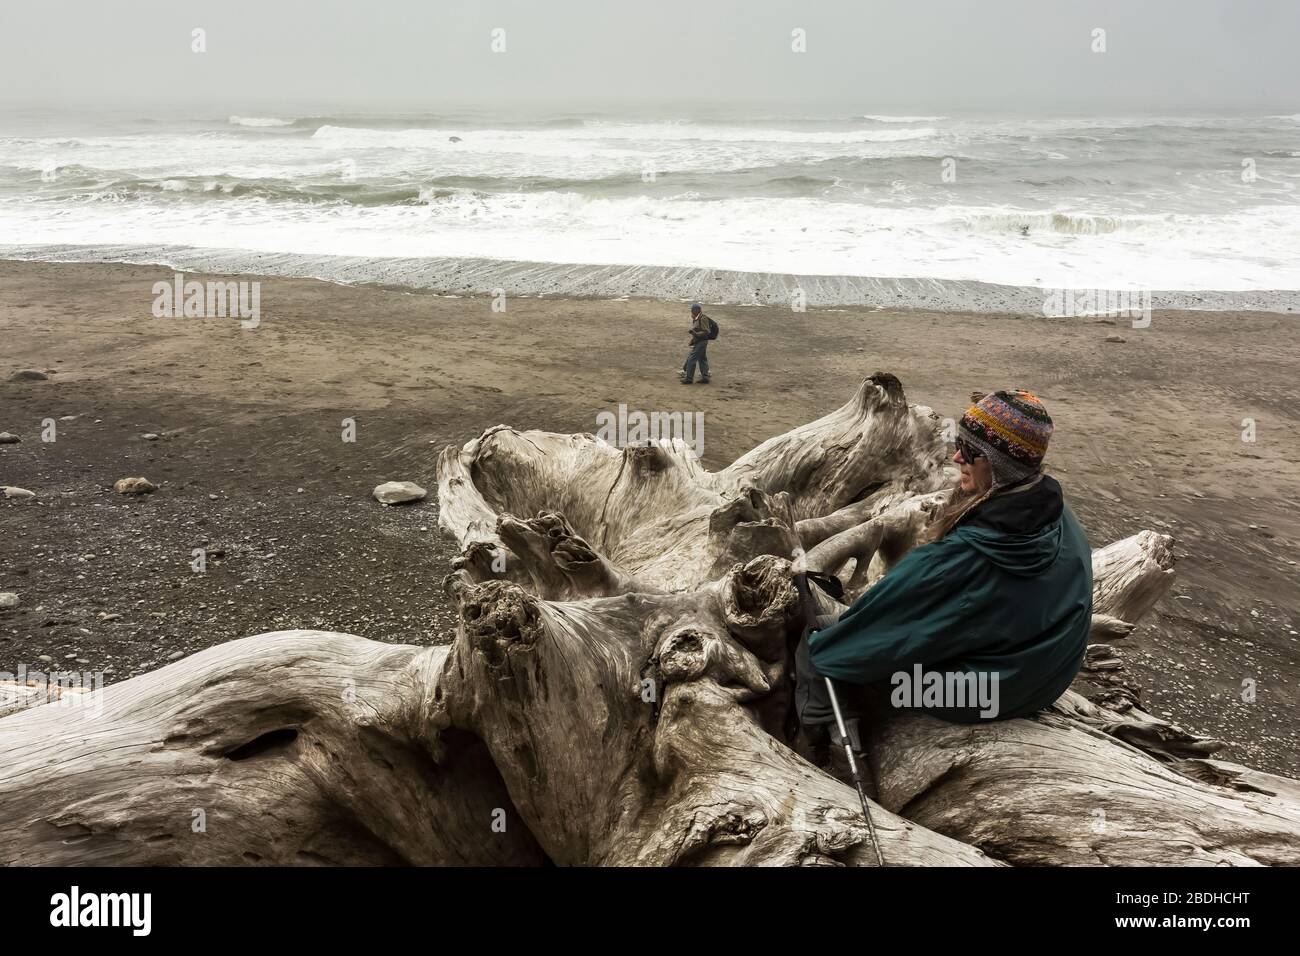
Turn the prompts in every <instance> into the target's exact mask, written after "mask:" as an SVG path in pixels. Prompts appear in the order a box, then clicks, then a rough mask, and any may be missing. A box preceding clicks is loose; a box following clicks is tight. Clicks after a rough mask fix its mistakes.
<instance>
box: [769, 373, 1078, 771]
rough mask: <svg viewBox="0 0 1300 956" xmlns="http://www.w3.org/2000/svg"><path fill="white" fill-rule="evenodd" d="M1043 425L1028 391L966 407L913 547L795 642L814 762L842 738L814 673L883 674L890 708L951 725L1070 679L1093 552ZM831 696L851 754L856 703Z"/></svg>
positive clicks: (1055, 693)
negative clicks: (952, 484) (950, 476)
mask: <svg viewBox="0 0 1300 956" xmlns="http://www.w3.org/2000/svg"><path fill="white" fill-rule="evenodd" d="M1051 434H1052V420H1051V418H1050V417H1049V416H1048V414H1047V411H1046V410H1045V409H1044V408H1043V405H1042V403H1041V402H1040V401H1039V400H1038V399H1037V398H1036V397H1035V396H1034V395H1032V394H1031V393H1029V392H1026V391H1020V390H1012V391H1004V392H996V393H994V394H992V395H986V396H984V397H983V398H981V399H980V400H979V401H978V402H977V403H976V404H975V405H973V406H971V407H970V408H969V409H967V411H966V413H965V414H964V415H963V416H962V419H961V422H960V424H959V426H958V430H957V441H956V444H957V453H956V454H955V455H954V456H953V461H954V462H956V463H957V464H958V466H959V467H960V469H961V479H960V485H959V486H958V487H957V488H956V489H955V490H954V491H953V493H952V496H951V498H950V499H949V501H948V503H947V504H946V505H945V506H944V507H943V509H942V510H941V511H940V512H939V514H938V515H937V517H935V518H934V520H933V521H931V523H930V524H929V526H928V527H927V529H926V531H925V532H924V534H923V535H922V538H921V541H922V542H923V543H922V544H921V545H920V546H918V547H917V548H915V549H913V550H912V551H911V552H909V553H908V554H907V555H906V556H905V557H903V558H902V560H900V561H899V562H898V564H896V565H895V566H894V567H893V568H892V569H891V570H890V571H889V572H888V573H887V574H886V575H885V576H884V577H883V578H881V579H880V581H878V582H877V583H876V584H875V585H874V586H872V587H871V588H869V589H868V590H867V591H866V592H865V593H864V594H863V595H862V596H861V597H860V598H859V599H858V600H857V601H856V602H855V603H854V604H853V605H852V606H851V607H850V608H849V609H848V610H847V611H846V612H844V614H843V615H841V616H840V618H839V619H838V621H835V622H834V623H831V624H829V626H827V627H824V628H822V629H819V630H814V631H812V633H810V634H809V635H807V636H805V637H804V639H803V641H801V642H800V645H799V648H798V652H797V654H796V658H795V661H796V680H797V686H796V707H797V711H798V716H799V722H800V724H801V727H802V729H803V732H804V735H805V738H806V740H805V743H806V745H807V746H808V748H809V749H811V750H812V751H813V752H814V755H815V756H816V757H818V758H820V760H819V762H822V763H824V762H825V759H826V757H827V756H829V755H828V754H827V753H826V748H827V747H828V746H829V745H830V744H832V743H834V744H835V745H836V747H835V748H834V749H833V750H832V751H831V754H836V753H838V751H839V750H840V746H841V745H842V741H841V740H840V736H839V732H838V730H837V728H836V726H835V718H834V713H833V711H832V709H831V706H830V701H829V696H828V694H827V688H826V682H825V678H831V679H834V680H836V681H844V682H846V683H849V684H856V685H876V684H884V686H885V688H886V689H887V692H888V695H889V701H890V704H891V705H892V706H894V707H900V708H917V709H922V710H924V711H925V712H928V713H931V714H934V715H935V716H937V717H941V718H944V719H946V720H952V721H959V722H974V721H980V720H999V719H1007V718H1011V717H1021V716H1025V715H1028V714H1032V713H1034V712H1036V711H1038V710H1041V709H1042V708H1044V707H1048V706H1050V705H1051V704H1052V703H1053V702H1054V701H1055V700H1056V699H1057V698H1058V697H1059V696H1060V695H1061V694H1062V693H1063V692H1064V691H1065V690H1066V688H1068V687H1069V686H1070V682H1071V681H1072V680H1073V679H1074V676H1075V674H1076V673H1077V672H1078V670H1079V667H1080V665H1081V664H1082V661H1083V656H1084V652H1085V648H1086V646H1087V640H1088V631H1089V625H1090V621H1091V616H1092V553H1091V549H1090V548H1089V546H1088V541H1087V539H1086V538H1085V537H1084V534H1083V530H1082V529H1081V528H1080V527H1079V523H1078V521H1076V520H1075V518H1074V515H1073V514H1071V512H1070V509H1069V508H1068V507H1066V505H1065V503H1064V500H1063V498H1062V494H1061V486H1060V485H1059V484H1058V483H1057V482H1056V480H1055V479H1053V478H1051V477H1049V476H1047V475H1045V474H1043V472H1042V460H1043V455H1044V453H1045V452H1046V451H1047V443H1048V440H1049V438H1050V437H1051ZM885 682H887V683H885ZM838 696H839V698H840V700H841V702H843V703H844V704H845V708H846V713H845V717H846V726H847V729H848V734H849V738H850V744H851V745H852V746H853V749H854V750H856V751H861V749H862V748H861V742H860V740H859V739H857V736H858V733H857V722H858V718H859V715H860V713H861V710H860V707H861V701H860V700H857V699H855V695H851V694H846V693H843V692H841V693H840V694H839V695H838Z"/></svg>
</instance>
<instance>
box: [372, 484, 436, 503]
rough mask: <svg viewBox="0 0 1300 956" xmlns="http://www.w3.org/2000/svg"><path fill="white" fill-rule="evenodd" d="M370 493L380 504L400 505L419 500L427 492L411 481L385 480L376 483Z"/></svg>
mask: <svg viewBox="0 0 1300 956" xmlns="http://www.w3.org/2000/svg"><path fill="white" fill-rule="evenodd" d="M372 494H373V495H374V496H375V500H376V501H378V502H379V503H380V504H385V505H400V504H405V503H406V502H408V501H419V500H420V499H421V498H423V497H424V496H425V495H426V494H428V492H426V491H425V490H424V489H423V488H421V487H420V486H419V485H417V484H416V483H415V482H413V481H386V482H384V483H383V484H382V485H377V486H376V487H375V490H374V491H373V492H372Z"/></svg>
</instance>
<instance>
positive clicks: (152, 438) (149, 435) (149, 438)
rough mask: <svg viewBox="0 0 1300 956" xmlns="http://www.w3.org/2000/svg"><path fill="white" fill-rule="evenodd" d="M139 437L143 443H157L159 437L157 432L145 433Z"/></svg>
mask: <svg viewBox="0 0 1300 956" xmlns="http://www.w3.org/2000/svg"><path fill="white" fill-rule="evenodd" d="M140 437H141V438H143V439H144V440H145V441H157V440H158V437H159V436H158V433H157V432H145V433H144V434H143V435H141V436H140Z"/></svg>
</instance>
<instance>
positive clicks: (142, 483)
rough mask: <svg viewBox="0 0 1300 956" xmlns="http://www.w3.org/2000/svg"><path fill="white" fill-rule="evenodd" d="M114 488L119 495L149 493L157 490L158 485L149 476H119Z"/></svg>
mask: <svg viewBox="0 0 1300 956" xmlns="http://www.w3.org/2000/svg"><path fill="white" fill-rule="evenodd" d="M113 490H114V491H116V492H117V493H118V494H119V495H147V494H150V493H151V492H154V491H157V490H158V486H157V485H155V484H154V483H153V482H152V481H150V480H149V479H148V478H119V479H118V480H117V481H115V482H114V483H113Z"/></svg>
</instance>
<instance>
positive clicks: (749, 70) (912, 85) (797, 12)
mask: <svg viewBox="0 0 1300 956" xmlns="http://www.w3.org/2000/svg"><path fill="white" fill-rule="evenodd" d="M195 27H201V28H203V29H205V30H206V33H207V52H206V53H204V54H195V53H192V52H191V49H190V47H191V31H192V30H193V29H194V28H195ZM497 27H500V28H503V29H504V30H505V42H506V51H505V52H504V53H493V52H492V51H491V49H490V43H491V31H492V29H493V28H497ZM796 28H800V29H803V30H805V31H806V36H807V52H806V53H794V52H792V50H791V31H792V30H794V29H796ZM1095 28H1103V29H1105V30H1106V47H1107V50H1106V52H1105V53H1094V52H1093V50H1092V46H1093V37H1092V31H1093V30H1094V29H1095ZM1297 47H1300V2H1297V0H798V2H786V0H550V2H546V0H34V2H25V3H17V2H15V0H5V2H4V3H3V4H2V5H0V101H3V102H4V103H5V104H6V105H7V106H11V107H12V106H24V105H32V106H42V105H72V106H82V105H94V104H100V103H104V102H105V101H112V102H116V103H118V104H120V105H123V106H135V105H144V104H155V103H157V104H163V103H171V104H182V105H194V106H200V105H203V106H211V107H214V108H218V109H231V110H235V109H247V108H249V107H252V106H269V105H275V104H316V105H319V106H320V107H321V108H328V107H330V106H333V107H335V108H343V107H367V106H369V107H374V106H380V105H382V106H391V107H393V108H419V107H422V106H428V107H434V106H440V105H448V104H458V103H464V104H515V105H518V106H525V105H528V104H534V103H536V104H539V105H542V106H546V107H551V108H555V109H559V110H564V109H577V108H579V107H580V106H582V105H587V104H597V103H601V102H615V101H629V102H631V101H635V102H641V103H655V102H688V103H689V102H697V103H700V104H712V103H719V102H735V101H744V102H748V103H757V104H763V103H771V104H805V105H810V106H817V105H823V106H835V105H847V106H851V107H853V108H855V109H862V110H863V111H866V112H872V111H878V112H886V111H907V110H917V111H956V110H960V109H963V108H965V109H972V110H976V109H987V110H1035V111H1037V110H1044V109H1046V110H1062V111H1091V110H1097V111H1100V110H1124V111H1135V112H1145V111H1151V110H1166V109H1169V110H1175V109H1182V110H1211V109H1233V108H1239V109H1265V110H1278V111H1284V112H1288V113H1290V112H1297V111H1300V68H1298V67H1297V63H1298V62H1300V57H1298V56H1297V52H1298V51H1297Z"/></svg>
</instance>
